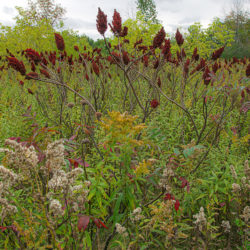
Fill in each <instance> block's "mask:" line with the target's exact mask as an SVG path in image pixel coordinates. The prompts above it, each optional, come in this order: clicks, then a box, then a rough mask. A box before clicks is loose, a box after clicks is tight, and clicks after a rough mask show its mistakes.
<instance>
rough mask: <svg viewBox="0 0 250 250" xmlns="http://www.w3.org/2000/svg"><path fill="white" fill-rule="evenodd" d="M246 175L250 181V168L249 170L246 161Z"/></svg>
mask: <svg viewBox="0 0 250 250" xmlns="http://www.w3.org/2000/svg"><path fill="white" fill-rule="evenodd" d="M244 173H245V176H246V177H247V179H250V168H249V164H248V160H246V161H245V163H244Z"/></svg>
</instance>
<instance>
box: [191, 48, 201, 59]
mask: <svg viewBox="0 0 250 250" xmlns="http://www.w3.org/2000/svg"><path fill="white" fill-rule="evenodd" d="M197 51H198V49H197V47H196V48H194V51H193V55H192V60H193V61H198V60H199V55H198V53H197Z"/></svg>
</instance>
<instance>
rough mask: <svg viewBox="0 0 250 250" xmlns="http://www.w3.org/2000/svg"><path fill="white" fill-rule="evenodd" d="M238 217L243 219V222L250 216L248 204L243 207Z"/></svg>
mask: <svg viewBox="0 0 250 250" xmlns="http://www.w3.org/2000/svg"><path fill="white" fill-rule="evenodd" d="M240 217H241V218H242V219H243V220H244V221H245V223H248V221H249V218H250V207H249V206H246V207H245V208H244V210H243V214H242V215H241V216H240Z"/></svg>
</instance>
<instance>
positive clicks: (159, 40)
mask: <svg viewBox="0 0 250 250" xmlns="http://www.w3.org/2000/svg"><path fill="white" fill-rule="evenodd" d="M165 36H166V32H165V30H164V28H163V27H162V28H161V30H160V31H159V32H158V33H157V34H156V36H155V37H154V40H153V47H154V48H155V49H156V48H160V47H161V44H162V43H163V41H164V39H165Z"/></svg>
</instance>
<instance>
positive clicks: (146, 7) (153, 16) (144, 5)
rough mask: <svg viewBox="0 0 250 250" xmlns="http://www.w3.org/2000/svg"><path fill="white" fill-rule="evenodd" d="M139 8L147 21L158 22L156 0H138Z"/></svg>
mask: <svg viewBox="0 0 250 250" xmlns="http://www.w3.org/2000/svg"><path fill="white" fill-rule="evenodd" d="M136 4H137V9H138V10H139V11H141V13H142V15H143V16H144V19H145V21H146V22H147V21H152V23H155V24H158V23H159V20H158V19H157V11H156V5H155V2H154V0H137V1H136Z"/></svg>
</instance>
